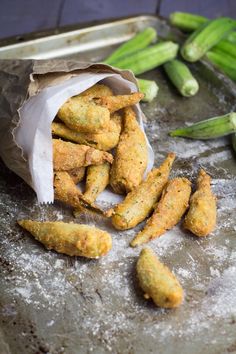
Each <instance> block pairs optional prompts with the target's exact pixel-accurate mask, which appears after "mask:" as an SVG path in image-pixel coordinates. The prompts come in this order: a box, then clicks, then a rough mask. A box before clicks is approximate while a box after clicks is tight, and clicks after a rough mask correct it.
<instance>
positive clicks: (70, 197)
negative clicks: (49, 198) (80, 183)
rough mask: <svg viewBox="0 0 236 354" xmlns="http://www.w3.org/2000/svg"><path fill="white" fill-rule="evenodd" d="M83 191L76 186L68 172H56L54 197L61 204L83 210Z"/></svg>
mask: <svg viewBox="0 0 236 354" xmlns="http://www.w3.org/2000/svg"><path fill="white" fill-rule="evenodd" d="M81 196H82V192H81V190H80V189H79V188H78V187H77V186H76V185H75V183H74V181H73V179H72V178H71V176H70V175H69V173H68V172H66V171H60V172H56V173H55V175H54V197H55V199H57V200H60V201H61V202H63V203H65V204H68V205H70V206H73V207H74V208H81V201H80V197H81Z"/></svg>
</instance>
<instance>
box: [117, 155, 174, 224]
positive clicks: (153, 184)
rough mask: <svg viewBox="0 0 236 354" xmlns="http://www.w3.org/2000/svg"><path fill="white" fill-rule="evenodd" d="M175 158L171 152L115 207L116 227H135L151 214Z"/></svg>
mask: <svg viewBox="0 0 236 354" xmlns="http://www.w3.org/2000/svg"><path fill="white" fill-rule="evenodd" d="M174 159H175V154H174V153H169V154H168V156H167V158H166V160H165V161H164V162H163V163H162V165H161V166H160V167H158V168H154V169H153V170H152V171H151V172H149V174H148V175H147V178H146V179H145V181H143V182H142V183H141V184H140V185H139V186H138V187H136V188H135V189H134V190H133V191H132V192H130V193H129V194H128V195H127V196H126V198H125V199H124V201H123V202H122V203H120V204H118V205H117V206H116V207H115V209H114V213H113V216H112V224H113V226H114V227H115V228H116V229H119V230H126V229H130V228H132V227H135V226H136V225H137V224H139V223H140V222H142V221H143V220H144V219H145V218H146V217H147V216H148V215H149V214H150V212H151V210H152V209H153V207H154V205H155V203H156V202H157V200H158V199H159V197H160V195H161V193H162V190H163V188H164V186H165V185H166V183H167V181H168V177H169V174H170V170H171V167H172V164H173V162H174Z"/></svg>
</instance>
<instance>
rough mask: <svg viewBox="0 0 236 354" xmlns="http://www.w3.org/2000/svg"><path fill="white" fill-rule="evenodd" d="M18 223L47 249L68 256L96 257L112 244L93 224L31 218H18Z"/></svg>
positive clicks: (108, 249) (107, 236)
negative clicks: (39, 220) (34, 219)
mask: <svg viewBox="0 0 236 354" xmlns="http://www.w3.org/2000/svg"><path fill="white" fill-rule="evenodd" d="M18 224H19V225H20V226H22V227H23V228H24V229H26V230H27V231H29V232H30V233H31V234H32V235H33V236H34V237H35V238H36V240H38V241H39V242H41V243H42V244H43V245H44V246H45V247H46V248H47V249H48V250H54V251H57V252H59V253H64V254H67V255H69V256H82V257H88V258H98V257H101V256H104V255H105V254H107V252H108V251H110V249H111V246H112V239H111V236H110V235H109V234H108V233H107V232H106V231H102V230H100V229H97V228H95V227H94V226H88V225H81V224H73V223H69V224H68V223H64V222H59V221H58V222H37V221H32V220H19V221H18Z"/></svg>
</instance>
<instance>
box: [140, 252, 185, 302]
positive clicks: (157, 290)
mask: <svg viewBox="0 0 236 354" xmlns="http://www.w3.org/2000/svg"><path fill="white" fill-rule="evenodd" d="M136 270H137V276H138V280H139V284H140V287H141V288H142V290H143V291H144V297H145V299H149V298H151V299H152V300H153V302H154V303H155V304H156V305H157V306H159V307H164V308H175V307H178V306H179V305H180V304H181V303H182V301H183V297H184V292H183V289H182V287H181V285H180V283H179V281H178V279H177V278H176V277H175V275H174V274H173V273H172V272H171V271H170V270H169V268H168V267H166V266H165V265H164V264H163V263H161V262H160V261H159V259H158V258H157V256H156V255H155V253H154V252H153V251H152V249H150V248H144V249H143V250H142V251H141V253H140V255H139V258H138V262H137V265H136Z"/></svg>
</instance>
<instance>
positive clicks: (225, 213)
mask: <svg viewBox="0 0 236 354" xmlns="http://www.w3.org/2000/svg"><path fill="white" fill-rule="evenodd" d="M146 26H154V27H155V28H157V30H158V33H159V34H160V36H162V37H166V38H167V37H168V38H175V39H176V40H181V36H180V35H179V34H178V32H177V31H173V29H171V28H170V27H169V26H168V23H167V22H166V21H165V20H164V19H161V18H157V17H153V16H140V17H133V18H129V19H124V20H117V21H114V22H110V23H107V24H101V25H97V26H94V27H89V28H84V29H79V30H73V31H69V32H68V31H67V32H65V33H60V34H58V35H52V36H49V37H48V36H46V37H43V38H41V39H40V38H37V39H35V40H30V41H26V42H22V43H17V44H11V45H9V46H5V47H2V48H0V58H1V59H3V58H29V57H33V58H37V59H46V58H54V57H64V58H66V57H68V56H69V57H71V56H73V57H75V58H78V59H79V60H92V61H100V60H102V59H103V58H105V57H106V56H107V55H108V53H110V52H111V51H112V50H113V48H114V46H115V45H117V44H119V43H121V42H122V41H125V40H127V39H129V38H130V37H131V36H132V35H133V34H134V33H136V32H137V31H138V30H140V29H142V28H145V27H146ZM190 67H191V70H192V71H193V73H194V75H195V76H196V78H197V80H198V81H199V84H200V91H199V93H198V94H197V95H196V96H195V97H193V98H191V99H190V98H183V97H181V96H179V94H178V93H177V92H176V90H175V88H174V87H173V86H172V85H171V84H170V82H169V81H168V80H167V79H166V77H165V75H164V73H163V71H162V69H156V70H153V71H150V72H148V73H147V74H145V75H142V77H143V78H147V79H155V80H156V81H157V82H158V85H159V87H160V91H159V94H158V97H157V98H156V99H155V100H154V101H153V102H152V103H150V104H142V109H143V111H144V112H145V114H146V116H147V122H146V123H145V128H146V132H147V135H148V137H149V139H150V142H151V144H152V146H153V149H154V151H155V164H156V165H158V164H160V162H161V161H162V160H163V159H164V157H165V156H166V154H167V152H168V151H174V152H176V154H177V156H178V159H177V161H176V162H175V165H174V167H173V171H172V173H171V176H172V177H174V176H186V177H188V178H190V179H191V181H192V182H193V183H194V182H195V180H196V176H197V173H198V170H199V168H200V167H203V168H205V169H206V170H207V171H208V173H209V174H210V175H211V176H212V179H213V181H212V187H213V190H214V193H215V194H216V195H217V198H218V225H217V229H216V231H215V232H214V233H213V234H212V235H210V236H209V237H206V238H197V237H194V236H192V235H191V234H190V233H188V232H186V231H184V230H183V228H182V226H181V224H180V225H178V226H176V227H174V228H173V230H170V231H168V232H167V233H166V234H165V235H163V236H162V237H160V238H159V239H156V240H154V241H153V242H151V243H150V244H149V246H151V247H152V248H153V249H154V250H155V252H156V253H157V254H158V255H159V257H160V259H161V260H162V261H164V262H165V263H166V264H167V265H169V267H170V268H171V269H173V271H174V272H175V274H176V275H177V276H178V278H179V280H180V282H181V284H182V285H183V287H184V289H185V301H184V303H183V305H182V306H181V307H180V308H179V309H177V310H163V309H158V308H156V307H154V305H153V304H152V302H147V301H146V300H145V299H144V298H143V296H142V292H141V291H140V289H139V287H138V285H137V280H136V275H135V263H136V260H137V256H138V254H139V251H140V250H139V249H132V248H130V247H129V246H128V245H129V241H130V240H131V239H132V237H133V236H134V234H135V233H136V232H137V231H138V230H139V229H140V228H141V227H142V225H139V226H138V227H136V228H135V229H134V230H130V231H128V232H117V231H115V230H114V229H113V228H112V226H111V224H110V222H109V220H104V219H102V218H100V217H95V216H94V217H91V216H90V215H83V216H81V218H80V219H77V221H78V222H80V221H82V222H86V223H89V224H96V225H97V226H99V227H101V228H105V229H107V230H108V231H109V232H110V233H111V234H112V237H113V249H112V251H111V252H110V254H108V255H107V256H106V257H104V258H102V259H100V260H92V261H90V260H86V259H81V258H75V257H67V256H64V255H60V254H57V253H55V252H49V251H46V250H45V249H44V248H43V247H42V246H41V245H40V244H39V243H37V242H36V241H35V240H34V239H33V238H32V237H30V235H29V234H27V233H26V232H24V231H23V230H21V229H20V228H19V227H18V226H17V225H16V220H17V218H22V217H28V218H32V219H40V220H67V221H72V220H73V216H72V213H71V210H70V209H69V208H66V207H65V206H63V205H62V204H59V203H55V204H54V205H49V206H41V207H39V206H38V205H37V203H36V197H35V195H34V193H33V191H32V190H31V189H30V188H29V187H28V186H27V185H26V184H25V183H24V182H23V181H22V180H21V179H20V178H18V177H17V176H16V175H14V174H13V173H12V172H10V171H9V170H8V169H7V168H6V167H5V166H4V165H3V163H1V169H0V226H1V228H0V233H1V235H0V236H1V237H0V240H1V258H0V264H1V273H2V277H1V284H0V301H1V308H0V314H1V316H0V317H1V329H0V343H1V347H0V353H2V354H7V353H10V354H22V353H24V354H36V353H49V354H62V353H65V354H85V353H86V354H87V353H96V354H103V353H114V354H121V353H122V354H148V353H158V354H176V353H181V354H198V353H199V354H200V353H204V354H223V353H234V352H236V335H235V334H236V223H235V213H236V203H235V200H236V176H235V175H236V163H235V157H234V153H233V150H232V148H231V145H230V139H229V138H223V139H217V140H213V141H210V140H209V141H192V140H185V139H174V138H170V137H169V136H168V134H167V133H168V131H169V130H171V129H174V128H176V127H178V126H180V125H183V124H185V123H187V124H189V123H193V122H195V121H198V120H200V119H204V118H206V117H211V116H215V115H218V114H223V113H226V112H228V111H233V110H235V107H236V99H235V98H236V88H235V85H234V84H233V83H232V82H231V81H230V80H228V79H226V78H225V77H224V76H223V75H222V74H221V73H219V72H217V71H216V70H214V69H213V68H212V67H211V65H210V64H209V63H207V62H206V61H203V62H199V63H196V64H191V65H190Z"/></svg>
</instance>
